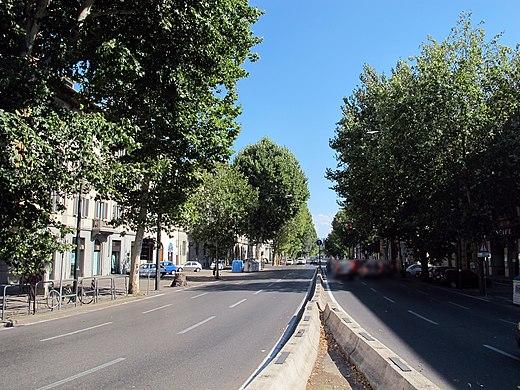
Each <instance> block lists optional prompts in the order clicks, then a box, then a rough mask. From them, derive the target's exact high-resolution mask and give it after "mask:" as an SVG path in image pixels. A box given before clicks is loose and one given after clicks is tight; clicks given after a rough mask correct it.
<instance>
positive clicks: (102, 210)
mask: <svg viewBox="0 0 520 390" xmlns="http://www.w3.org/2000/svg"><path fill="white" fill-rule="evenodd" d="M94 218H97V219H104V220H106V219H107V218H108V203H107V202H103V201H101V200H96V209H95V215H94Z"/></svg>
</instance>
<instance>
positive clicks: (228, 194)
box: [186, 164, 258, 256]
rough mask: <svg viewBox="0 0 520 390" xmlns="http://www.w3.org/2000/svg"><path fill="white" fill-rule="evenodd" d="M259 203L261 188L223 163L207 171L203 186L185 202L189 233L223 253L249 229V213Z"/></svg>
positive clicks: (220, 254) (216, 251)
mask: <svg viewBox="0 0 520 390" xmlns="http://www.w3.org/2000/svg"><path fill="white" fill-rule="evenodd" d="M257 202H258V191H257V190H255V189H253V188H252V187H251V186H250V185H249V183H248V182H247V179H246V178H245V177H244V175H243V174H242V173H240V172H238V171H237V170H236V169H235V168H233V167H231V166H229V165H227V164H221V165H219V166H218V167H217V169H216V171H215V172H214V173H205V174H204V176H203V182H202V184H201V186H200V187H199V188H198V189H197V191H196V192H195V193H194V194H193V195H192V196H191V197H190V199H189V201H188V202H187V204H186V208H187V211H188V214H189V221H190V222H189V224H188V228H189V230H190V233H191V234H192V236H193V238H194V239H195V240H196V241H199V242H203V243H205V245H206V246H207V247H209V248H213V249H214V252H213V253H216V254H217V255H218V256H223V255H225V253H226V252H227V250H229V249H230V248H231V247H232V246H233V244H234V243H235V241H236V239H237V237H238V236H240V235H243V234H245V233H246V232H247V227H248V223H249V215H250V214H251V212H252V211H253V210H254V209H255V208H256V206H257Z"/></svg>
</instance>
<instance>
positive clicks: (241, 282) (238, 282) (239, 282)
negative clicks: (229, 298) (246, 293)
mask: <svg viewBox="0 0 520 390" xmlns="http://www.w3.org/2000/svg"><path fill="white" fill-rule="evenodd" d="M242 283H244V281H243V280H242V281H240V282H236V283H235V284H242Z"/></svg>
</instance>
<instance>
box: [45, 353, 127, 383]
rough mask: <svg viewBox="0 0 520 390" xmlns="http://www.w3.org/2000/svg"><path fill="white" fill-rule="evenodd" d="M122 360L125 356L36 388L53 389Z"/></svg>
mask: <svg viewBox="0 0 520 390" xmlns="http://www.w3.org/2000/svg"><path fill="white" fill-rule="evenodd" d="M123 360H125V358H118V359H115V360H112V361H110V362H108V363H105V364H101V365H100V366H97V367H94V368H91V369H90V370H87V371H83V372H80V373H79V374H76V375H73V376H69V377H68V378H65V379H62V380H61V381H58V382H54V383H51V384H50V385H47V386H43V387H40V388H38V390H49V389H54V388H55V387H58V386H61V385H63V384H65V383H69V382H72V381H73V380H76V379H79V378H81V377H84V376H86V375H88V374H92V373H93V372H96V371H99V370H102V369H103V368H107V367H109V366H111V365H113V364H116V363H120V362H122V361H123Z"/></svg>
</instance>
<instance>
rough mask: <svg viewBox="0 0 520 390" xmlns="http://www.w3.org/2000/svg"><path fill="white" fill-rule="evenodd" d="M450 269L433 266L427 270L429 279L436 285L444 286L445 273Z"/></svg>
mask: <svg viewBox="0 0 520 390" xmlns="http://www.w3.org/2000/svg"><path fill="white" fill-rule="evenodd" d="M449 269H452V268H450V267H444V266H433V267H430V268H428V273H429V275H430V279H431V280H432V281H433V282H436V283H442V284H444V283H445V282H446V271H447V270H449Z"/></svg>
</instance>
